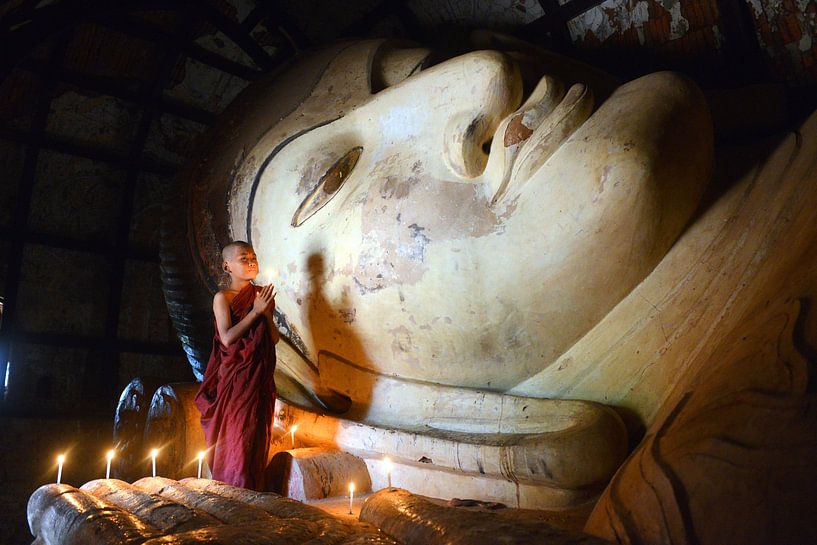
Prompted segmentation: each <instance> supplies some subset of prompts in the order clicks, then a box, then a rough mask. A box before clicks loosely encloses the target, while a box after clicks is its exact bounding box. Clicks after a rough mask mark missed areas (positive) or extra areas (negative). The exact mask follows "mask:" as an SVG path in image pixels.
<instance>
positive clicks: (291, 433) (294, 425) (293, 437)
mask: <svg viewBox="0 0 817 545" xmlns="http://www.w3.org/2000/svg"><path fill="white" fill-rule="evenodd" d="M297 429H298V424H293V425H292V427H291V428H289V435H290V437H292V448H295V430H297Z"/></svg>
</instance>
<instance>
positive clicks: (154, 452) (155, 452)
mask: <svg viewBox="0 0 817 545" xmlns="http://www.w3.org/2000/svg"><path fill="white" fill-rule="evenodd" d="M158 454H159V449H153V450H151V451H150V459H151V461H152V462H153V476H154V477H155V476H156V456H157V455H158Z"/></svg>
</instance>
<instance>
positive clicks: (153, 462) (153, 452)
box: [57, 424, 354, 490]
mask: <svg viewBox="0 0 817 545" xmlns="http://www.w3.org/2000/svg"><path fill="white" fill-rule="evenodd" d="M297 430H298V425H297V424H295V425H293V426H292V427H291V428H289V436H290V438H291V439H292V448H295V432H296V431H297ZM115 455H116V451H115V450H113V449H111V450H109V451H108V452H107V454H106V455H105V458H106V459H107V465H106V468H105V478H106V479H110V478H111V461H112V460H113V458H114V456H115ZM158 455H159V449H156V448H155V449H152V450H151V451H150V460H151V465H152V466H153V476H154V477H155V476H156V457H157V456H158ZM197 458H198V461H199V471H198V478H199V479H201V465H202V462H203V461H204V451H201V452H199V454H198V456H197ZM64 463H65V454H60V455H59V456H57V484H60V481H61V480H62V466H63V464H64ZM352 488H354V485H352ZM350 490H351V489H350Z"/></svg>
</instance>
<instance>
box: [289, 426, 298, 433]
mask: <svg viewBox="0 0 817 545" xmlns="http://www.w3.org/2000/svg"><path fill="white" fill-rule="evenodd" d="M290 430H291V431H292V433H295V432H296V431H297V430H298V424H293V425H292V428H290Z"/></svg>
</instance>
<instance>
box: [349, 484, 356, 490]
mask: <svg viewBox="0 0 817 545" xmlns="http://www.w3.org/2000/svg"><path fill="white" fill-rule="evenodd" d="M354 491H355V483H349V492H354Z"/></svg>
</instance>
